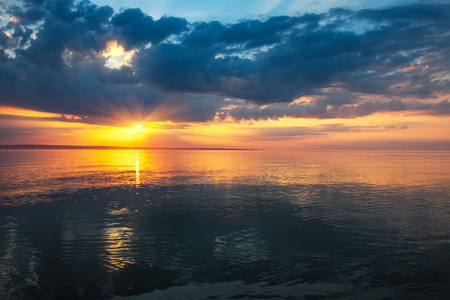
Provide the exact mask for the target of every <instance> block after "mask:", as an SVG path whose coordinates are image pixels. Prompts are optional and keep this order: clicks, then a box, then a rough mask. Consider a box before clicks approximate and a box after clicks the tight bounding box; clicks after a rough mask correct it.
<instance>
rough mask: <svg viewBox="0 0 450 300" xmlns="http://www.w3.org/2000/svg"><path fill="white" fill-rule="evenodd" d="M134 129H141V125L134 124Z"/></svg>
mask: <svg viewBox="0 0 450 300" xmlns="http://www.w3.org/2000/svg"><path fill="white" fill-rule="evenodd" d="M134 127H136V128H142V125H141V124H136V125H134Z"/></svg>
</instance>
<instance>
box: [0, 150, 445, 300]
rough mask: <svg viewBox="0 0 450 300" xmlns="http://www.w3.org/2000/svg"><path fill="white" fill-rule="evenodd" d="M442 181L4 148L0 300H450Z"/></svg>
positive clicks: (407, 167)
mask: <svg viewBox="0 0 450 300" xmlns="http://www.w3.org/2000/svg"><path fill="white" fill-rule="evenodd" d="M449 167H450V152H269V151H260V152H249V151H236V152H235V151H124V150H122V151H120V150H117V151H115V150H0V299H109V298H121V297H124V298H126V299H129V298H130V297H129V296H133V297H136V298H137V299H228V298H231V299H248V298H251V299H449V297H450V205H449V204H450V203H449V202H450V182H449V181H450V180H449V179H450V168H449ZM139 295H140V296H139Z"/></svg>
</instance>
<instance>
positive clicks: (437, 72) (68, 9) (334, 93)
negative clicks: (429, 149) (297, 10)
mask: <svg viewBox="0 0 450 300" xmlns="http://www.w3.org/2000/svg"><path fill="white" fill-rule="evenodd" d="M3 9H4V14H3V18H4V19H7V18H10V21H9V22H8V23H7V24H6V25H5V26H4V27H3V28H1V29H0V105H7V106H15V107H23V108H28V109H33V110H39V111H46V112H54V113H61V114H70V115H76V116H80V117H81V119H78V121H82V122H88V123H95V124H114V123H120V122H122V120H121V118H122V119H123V118H125V119H126V118H128V117H129V119H133V118H134V119H143V118H145V116H151V120H152V121H153V120H154V121H161V120H171V121H174V122H190V121H207V120H212V119H214V118H220V119H225V118H227V117H232V118H234V119H236V120H240V119H269V118H275V119H276V118H280V117H283V116H290V117H313V118H337V117H340V118H354V117H358V116H365V115H370V114H372V113H374V112H378V111H408V110H414V111H420V112H422V113H424V114H434V115H436V114H441V115H442V114H449V113H450V103H449V102H448V101H447V100H445V98H446V95H447V94H449V92H450V74H449V70H450V39H449V38H448V37H449V34H450V31H449V28H450V4H411V5H404V6H395V7H389V8H384V9H365V10H357V11H352V10H346V9H340V8H335V9H331V10H329V11H328V12H326V13H304V14H298V15H295V16H277V17H270V18H267V19H260V20H241V21H239V22H237V23H233V24H224V23H221V22H218V21H210V22H196V23H189V22H188V21H187V20H185V19H183V18H178V17H170V16H165V17H162V18H160V19H158V20H155V19H153V18H152V17H151V16H149V15H146V14H144V13H143V12H142V11H141V10H140V9H139V8H133V9H126V10H123V11H120V12H114V10H113V9H112V8H111V7H108V6H102V7H98V6H96V5H95V4H93V3H91V2H89V1H80V2H73V1H59V0H56V1H52V0H26V1H24V2H22V3H18V4H14V5H9V6H8V5H4V7H3ZM110 41H117V43H118V44H119V45H121V46H122V47H123V49H124V50H125V51H129V53H133V55H132V58H131V59H130V60H129V61H128V62H127V63H126V64H123V65H121V66H118V67H116V68H111V67H110V65H108V57H107V56H105V55H104V53H105V52H106V51H107V48H108V43H109V42H110ZM124 111H125V112H127V114H128V115H129V116H124V113H123V112H124Z"/></svg>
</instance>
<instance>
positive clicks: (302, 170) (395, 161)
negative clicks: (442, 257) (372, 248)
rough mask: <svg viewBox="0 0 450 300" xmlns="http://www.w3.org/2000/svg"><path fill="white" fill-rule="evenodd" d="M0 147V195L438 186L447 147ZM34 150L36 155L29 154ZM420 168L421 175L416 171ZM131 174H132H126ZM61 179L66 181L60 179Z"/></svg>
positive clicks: (442, 177) (443, 173) (443, 168)
mask: <svg viewBox="0 0 450 300" xmlns="http://www.w3.org/2000/svg"><path fill="white" fill-rule="evenodd" d="M19 152H20V154H21V155H20V156H17V155H16V153H17V150H1V153H2V161H1V165H0V167H1V168H2V173H1V175H0V183H1V184H2V186H3V188H2V190H1V192H0V196H3V197H8V198H15V197H21V196H26V195H37V194H47V193H56V192H60V191H71V190H77V189H82V188H92V187H107V186H120V185H129V184H131V183H133V185H135V186H140V185H154V184H172V183H173V182H178V183H186V184H199V183H212V184H234V183H241V182H247V183H249V184H251V183H254V184H260V183H270V184H278V185H292V184H337V183H360V184H369V185H375V186H376V185H380V186H417V185H425V184H427V185H433V184H439V183H440V182H443V181H445V180H446V177H445V176H446V175H447V172H446V168H447V166H448V164H447V163H448V152H403V151H397V152H386V151H358V152H356V151H353V152H351V151H177V150H172V151H159V150H153V151H151V150H149V151H147V150H19ZM35 154H39V155H40V156H41V157H40V159H39V160H36V159H34V155H35ZM424 170H426V172H424ZM131 175H132V176H131ZM65 178H71V179H70V180H65Z"/></svg>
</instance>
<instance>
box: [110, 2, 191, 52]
mask: <svg viewBox="0 0 450 300" xmlns="http://www.w3.org/2000/svg"><path fill="white" fill-rule="evenodd" d="M111 24H112V25H113V27H114V29H113V30H114V33H115V34H117V35H118V38H119V41H120V42H121V43H122V44H123V45H124V46H125V48H126V49H132V48H135V47H140V46H144V45H146V44H147V43H152V44H157V43H159V42H161V41H163V40H164V39H165V38H167V37H169V36H170V35H172V34H178V33H180V32H182V31H184V30H186V27H187V21H186V20H185V19H181V18H174V17H166V16H164V17H162V18H161V19H159V20H157V21H155V20H153V18H152V17H150V16H148V15H146V14H144V13H143V12H142V11H141V10H140V9H139V8H133V9H127V10H125V11H123V12H121V13H119V14H116V15H114V17H113V18H112V19H111Z"/></svg>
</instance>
